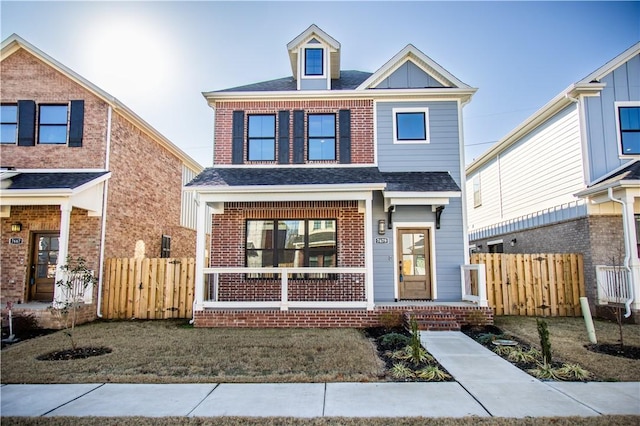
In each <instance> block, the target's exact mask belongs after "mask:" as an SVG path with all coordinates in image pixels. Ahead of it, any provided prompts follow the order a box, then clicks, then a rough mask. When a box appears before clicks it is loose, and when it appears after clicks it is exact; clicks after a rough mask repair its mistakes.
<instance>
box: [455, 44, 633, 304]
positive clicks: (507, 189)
mask: <svg viewBox="0 0 640 426" xmlns="http://www.w3.org/2000/svg"><path fill="white" fill-rule="evenodd" d="M639 160H640V43H636V44H635V45H633V46H631V47H630V48H629V49H627V50H625V51H624V52H622V53H621V54H620V55H618V56H617V57H616V58H614V59H612V60H611V61H609V62H607V63H606V64H604V65H603V66H602V67H600V68H598V69H597V70H595V71H594V72H593V73H591V74H589V75H588V76H587V77H585V78H583V79H582V80H580V81H578V82H576V83H574V84H572V85H570V86H569V87H568V88H567V89H565V90H563V91H562V92H561V93H559V94H558V95H557V96H556V97H554V98H553V99H552V100H550V101H549V102H548V103H547V104H546V105H545V106H543V107H542V108H541V109H540V110H538V111H537V112H535V113H534V114H533V115H532V116H531V117H529V118H528V119H527V120H525V121H524V122H523V123H521V124H520V125H519V126H518V127H516V128H515V129H513V130H512V131H511V132H510V133H509V134H508V135H506V136H505V137H504V138H503V139H501V140H500V141H499V142H498V143H497V144H495V145H494V146H493V147H491V148H490V149H489V150H488V151H487V152H486V153H484V154H483V155H482V156H481V157H479V158H478V159H477V160H475V161H474V162H472V163H471V164H469V166H468V167H467V182H466V186H467V206H468V208H467V210H468V216H469V239H470V243H471V249H472V250H476V251H480V252H487V251H493V252H504V253H553V252H556V253H571V252H578V253H582V254H583V255H584V275H585V287H586V292H587V296H588V298H589V302H590V305H591V307H592V309H593V308H594V307H596V306H597V305H602V304H607V303H609V302H611V301H612V300H613V299H615V300H616V301H620V302H624V303H626V304H627V307H629V308H630V310H633V311H635V312H638V311H640V300H639V299H638V297H637V296H639V295H640V260H639V255H640V161H639ZM616 266H618V267H619V266H622V267H623V270H624V272H623V273H622V274H618V275H616V274H613V275H612V271H613V270H614V269H615V268H614V267H616ZM607 276H608V277H609V278H612V277H617V278H618V279H619V282H621V283H622V282H623V283H624V284H625V285H624V287H625V289H624V290H623V293H624V294H620V295H618V296H614V297H613V299H611V294H607V293H611V288H610V287H608V286H609V284H611V282H610V281H607ZM607 289H609V290H607ZM634 295H635V296H634ZM634 297H635V300H634Z"/></svg>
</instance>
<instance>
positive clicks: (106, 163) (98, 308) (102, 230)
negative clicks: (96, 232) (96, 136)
mask: <svg viewBox="0 0 640 426" xmlns="http://www.w3.org/2000/svg"><path fill="white" fill-rule="evenodd" d="M111 114H112V108H111V105H109V108H108V109H107V138H106V151H107V152H106V154H105V156H104V168H105V170H109V162H110V154H111ZM108 196H109V180H106V181H105V182H104V191H103V193H102V218H101V224H100V262H99V266H98V268H99V271H98V296H97V299H98V300H97V303H96V315H97V316H98V318H102V282H103V279H104V244H105V240H106V230H107V198H108Z"/></svg>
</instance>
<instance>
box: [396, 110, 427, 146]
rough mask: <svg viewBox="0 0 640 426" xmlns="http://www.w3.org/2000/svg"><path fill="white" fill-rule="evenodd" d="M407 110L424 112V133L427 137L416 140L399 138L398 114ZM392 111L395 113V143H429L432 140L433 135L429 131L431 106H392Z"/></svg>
mask: <svg viewBox="0 0 640 426" xmlns="http://www.w3.org/2000/svg"><path fill="white" fill-rule="evenodd" d="M405 112H422V113H424V135H425V139H424V140H421V139H416V140H398V131H397V130H398V124H397V120H396V117H397V114H398V113H405ZM391 113H392V114H393V143H394V145H395V144H398V145H405V144H427V143H430V141H431V135H430V132H429V108H392V109H391Z"/></svg>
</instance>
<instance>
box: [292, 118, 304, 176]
mask: <svg viewBox="0 0 640 426" xmlns="http://www.w3.org/2000/svg"><path fill="white" fill-rule="evenodd" d="M293 162H294V164H302V163H304V111H300V110H298V111H293Z"/></svg>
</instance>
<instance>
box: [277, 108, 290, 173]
mask: <svg viewBox="0 0 640 426" xmlns="http://www.w3.org/2000/svg"><path fill="white" fill-rule="evenodd" d="M278 163H280V164H288V163H289V111H279V112H278Z"/></svg>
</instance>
